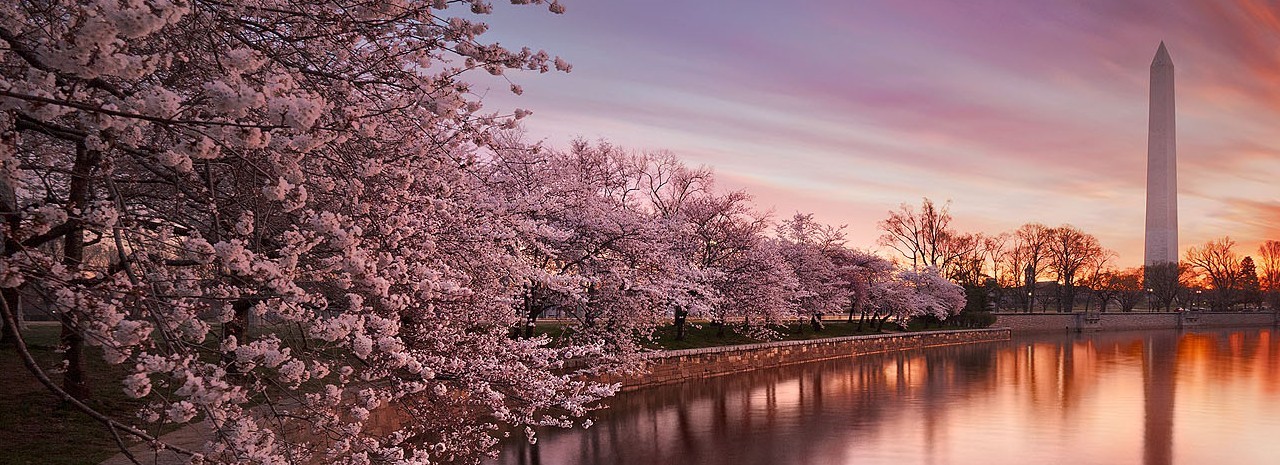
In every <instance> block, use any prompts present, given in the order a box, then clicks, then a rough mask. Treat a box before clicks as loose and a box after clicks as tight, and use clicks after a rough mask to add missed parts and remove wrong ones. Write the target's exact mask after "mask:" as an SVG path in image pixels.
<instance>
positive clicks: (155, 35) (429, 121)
mask: <svg viewBox="0 0 1280 465" xmlns="http://www.w3.org/2000/svg"><path fill="white" fill-rule="evenodd" d="M512 3H515V4H530V3H532V4H539V5H544V6H546V7H547V8H548V9H549V10H550V11H551V12H553V13H561V12H563V10H564V9H563V7H562V6H561V5H560V4H559V3H557V2H556V1H554V0H552V1H550V2H546V1H544V0H513V2H512ZM490 10H491V6H490V5H489V4H488V3H486V2H484V1H482V0H436V1H404V2H395V1H336V0H317V1H307V2H296V1H287V0H244V1H234V2H224V1H219V0H137V1H124V2H122V1H118V0H97V1H95V0H16V1H12V2H3V3H2V4H0V41H2V44H3V46H0V215H3V239H4V242H3V249H2V250H0V291H2V292H3V299H2V303H3V305H2V306H0V314H2V315H3V319H4V323H5V325H4V326H5V328H6V329H5V335H6V338H7V339H9V340H11V341H12V342H13V343H14V344H15V345H16V347H17V353H18V354H19V356H20V357H22V358H23V361H24V362H25V363H26V365H27V366H28V368H29V369H30V371H31V372H32V373H33V374H34V375H35V376H36V377H37V378H39V380H40V381H41V382H42V383H44V384H45V385H46V386H47V387H48V389H49V390H50V392H52V393H53V394H54V395H56V396H58V397H59V398H61V399H62V400H63V401H65V402H66V403H68V404H69V405H71V406H73V407H74V408H77V409H80V410H82V411H84V412H85V413H87V414H89V415H90V416H91V417H93V418H94V419H95V420H97V421H99V422H101V423H102V425H103V426H104V434H109V435H111V436H113V437H115V438H117V439H118V441H119V442H120V444H121V445H122V446H124V445H127V444H129V443H130V442H131V441H137V440H141V441H146V442H150V443H151V444H152V445H153V446H155V447H157V448H165V449H166V450H168V451H169V452H171V453H176V454H178V455H181V456H185V457H188V458H189V459H190V460H191V461H192V462H193V463H313V462H316V461H319V460H326V461H330V462H332V463H353V464H354V463H430V462H436V463H440V462H461V463H468V462H475V461H477V460H478V459H479V457H480V456H482V455H483V454H486V453H489V452H492V450H493V448H494V445H495V443H496V442H497V441H498V440H499V438H501V437H502V436H504V435H505V434H507V433H506V432H507V431H515V432H517V434H527V435H529V436H530V439H533V438H532V434H533V433H532V427H536V426H547V425H554V426H572V425H573V424H575V423H576V422H578V421H580V420H581V418H582V417H583V415H584V414H585V413H586V412H587V410H588V409H589V408H590V406H591V405H592V404H593V403H594V402H596V401H597V400H599V399H601V398H602V397H604V396H608V395H610V394H612V393H613V391H614V389H615V386H610V385H604V384H600V383H596V382H592V381H590V379H592V378H591V377H590V376H589V375H591V374H593V373H598V372H601V371H614V370H619V369H635V368H638V360H639V357H637V354H638V353H639V352H640V346H639V343H638V341H641V340H643V338H645V337H646V336H647V335H648V334H650V333H651V332H652V330H653V328H654V327H655V326H657V325H659V324H662V323H663V322H665V321H667V319H669V318H674V320H675V321H676V322H677V323H683V322H684V321H685V319H686V318H689V317H691V316H692V317H703V318H707V319H710V320H712V321H716V322H719V323H721V324H724V325H727V324H729V323H731V322H732V324H734V325H737V326H738V327H739V328H742V329H744V330H747V331H764V329H763V328H767V325H768V324H770V323H775V322H778V321H781V320H783V319H785V318H789V317H793V316H799V317H810V318H813V320H814V321H815V322H817V321H819V320H818V319H817V318H816V317H815V316H816V315H818V314H820V313H824V312H835V311H840V310H843V309H846V308H847V309H850V311H851V312H853V311H855V310H856V311H866V312H869V314H871V315H874V316H876V317H878V318H880V319H882V320H883V319H888V318H894V317H896V318H905V317H909V316H911V315H915V314H920V313H926V312H931V313H934V314H936V315H938V316H945V315H947V314H949V313H951V312H954V311H956V310H957V309H958V308H959V305H960V302H962V300H963V295H962V294H960V293H959V291H958V289H957V288H956V287H955V286H954V285H951V284H950V283H948V282H947V281H945V280H942V279H941V278H939V277H938V275H937V274H936V273H934V272H932V271H930V270H929V269H928V268H921V269H920V270H916V269H912V270H905V271H904V270H899V269H897V268H896V267H895V266H894V265H893V264H891V263H889V262H887V261H885V260H883V259H880V258H878V257H875V256H873V255H870V254H867V253H863V252H858V251H855V250H851V249H848V248H846V247H844V246H843V239H842V238H841V235H840V232H839V229H838V228H831V227H828V226H824V225H820V224H818V223H816V222H814V221H813V220H812V218H811V217H809V216H805V215H797V216H795V217H794V218H790V219H787V220H786V221H782V222H781V223H779V224H778V225H776V226H775V225H774V224H773V223H772V222H771V221H769V219H768V217H767V216H766V215H764V214H762V213H761V212H759V211H757V210H755V209H754V208H753V207H752V206H751V205H750V203H749V201H750V198H749V197H748V196H747V195H746V194H744V193H741V192H727V193H726V192H719V191H716V190H715V189H714V188H713V183H712V178H711V175H710V173H709V172H707V171H705V170H701V169H694V168H689V167H686V166H683V165H682V164H680V163H679V162H678V161H676V160H675V159H673V158H671V157H664V156H645V155H635V154H628V153H627V152H625V151H622V150H618V149H616V148H614V147H611V146H608V145H605V144H596V145H592V144H586V143H579V144H575V145H573V146H572V147H570V148H568V149H566V150H563V151H555V150H549V149H544V148H540V147H538V146H537V145H536V144H533V145H531V144H526V143H524V142H523V141H521V139H520V138H519V137H518V136H517V135H515V133H514V132H512V131H510V129H511V128H512V127H514V126H515V125H516V120H517V119H518V118H521V117H523V116H525V115H527V114H528V112H527V111H524V110H515V111H514V112H513V113H511V114H499V113H493V112H485V111H484V110H482V108H481V106H480V104H479V102H478V101H477V100H476V97H475V94H474V93H473V92H472V86H471V85H470V84H469V83H468V81H467V80H466V76H468V75H469V73H471V72H473V71H479V72H482V73H487V74H490V75H494V76H499V77H501V76H504V73H506V72H508V71H513V70H526V71H537V72H547V71H551V70H553V69H555V70H560V71H566V72H567V71H569V69H570V66H569V64H567V63H565V62H564V61H563V60H560V59H559V58H554V57H551V56H549V55H548V54H546V53H545V52H541V51H533V50H530V49H527V48H522V49H513V48H507V47H503V46H500V45H498V44H496V43H485V42H482V41H481V36H482V34H483V33H484V32H485V31H486V29H487V26H486V25H485V24H483V23H481V22H478V21H476V17H477V15H482V14H486V13H489V12H490ZM512 90H513V91H514V92H517V93H518V92H519V87H518V86H516V85H514V84H513V85H512ZM33 308H34V309H36V310H38V311H43V312H46V313H48V314H50V315H52V316H54V317H56V318H57V319H58V320H59V321H60V322H61V327H62V344H63V347H64V348H65V351H66V352H65V361H64V366H63V367H62V368H63V370H65V374H64V376H63V379H62V381H61V382H58V381H57V380H55V379H53V378H52V377H51V376H50V374H49V370H48V368H49V367H43V366H40V364H39V363H37V362H36V360H35V358H33V357H32V356H31V354H30V351H29V350H28V347H27V346H26V345H25V344H24V342H23V340H22V333H21V332H20V331H19V329H18V327H19V324H18V320H19V315H20V314H21V313H22V312H23V311H24V309H33ZM550 309H558V310H559V312H558V313H560V314H564V315H570V316H572V318H574V319H576V320H577V324H576V326H575V327H576V328H577V329H578V330H577V331H575V332H574V333H573V336H572V337H571V338H570V340H566V341H557V344H549V343H548V340H547V339H546V338H544V337H534V335H533V334H532V333H531V332H530V333H525V331H528V328H530V326H529V325H531V324H532V323H533V322H535V321H536V319H537V318H538V317H539V315H542V314H544V312H547V311H549V310H550ZM522 333H523V334H522ZM513 336H514V337H513ZM86 346H93V347H98V348H100V351H101V353H102V355H103V356H104V357H105V358H106V359H107V361H108V362H110V363H112V364H117V365H120V366H123V367H125V368H126V369H127V374H126V375H125V376H124V377H123V378H122V379H100V380H89V379H86V376H85V373H84V372H83V369H82V367H81V365H82V363H83V361H82V358H83V357H84V356H85V355H84V354H85V353H86V351H85V347H86ZM89 382H102V383H119V385H120V387H121V388H123V389H125V390H126V392H127V393H128V394H129V395H130V396H131V397H134V398H137V399H139V402H140V405H141V408H140V411H138V412H137V415H136V416H130V417H127V418H116V417H112V416H110V415H107V414H104V413H103V412H100V411H98V410H95V409H94V407H93V405H92V403H89V402H85V401H84V399H85V397H86V396H87V395H88V393H89V390H88V389H87V384H88V383H89ZM196 421H207V422H208V424H209V425H210V426H211V428H210V433H209V434H208V437H207V438H206V439H207V441H206V442H205V443H204V444H203V445H202V446H199V447H195V448H192V447H184V446H180V445H176V444H164V443H163V441H160V440H159V439H158V438H157V435H158V433H157V432H158V431H160V430H161V429H163V428H165V427H171V426H174V425H182V424H186V423H191V422H196Z"/></svg>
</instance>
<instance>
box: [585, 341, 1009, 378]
mask: <svg viewBox="0 0 1280 465" xmlns="http://www.w3.org/2000/svg"><path fill="white" fill-rule="evenodd" d="M1009 337H1010V331H1009V329H1007V328H999V329H974V330H960V331H929V332H919V333H902V334H884V335H870V336H845V337H833V338H825V339H812V340H807V341H778V342H765V343H760V344H746V345H737V346H724V347H707V348H703V349H686V350H672V351H666V352H658V353H655V354H654V355H652V356H650V358H651V361H650V366H649V368H650V371H649V373H648V374H646V375H643V376H640V377H628V378H613V379H605V380H604V381H610V382H620V383H622V390H624V391H631V390H636V389H640V388H643V387H648V386H657V385H662V384H673V383H679V382H682V381H687V380H692V379H701V378H708V377H712V376H720V375H727V374H730V373H739V372H744V371H750V370H755V369H759V368H765V367H775V366H782V365H791V364H796V363H805V362H813V361H818V360H828V359H833V358H840V357H850V356H855V355H866V354H874V353H879V352H890V351H896V350H908V349H920V348H924V347H939V346H949V345H956V344H970V343H977V342H994V341H1007V340H1009Z"/></svg>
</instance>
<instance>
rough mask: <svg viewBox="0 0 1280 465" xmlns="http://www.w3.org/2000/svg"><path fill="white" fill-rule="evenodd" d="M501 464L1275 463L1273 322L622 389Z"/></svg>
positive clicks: (1278, 428) (1038, 340)
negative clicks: (586, 424)
mask: <svg viewBox="0 0 1280 465" xmlns="http://www.w3.org/2000/svg"><path fill="white" fill-rule="evenodd" d="M595 421H596V424H595V426H592V427H591V428H590V429H587V430H582V429H577V430H569V431H559V430H555V431H543V432H542V433H541V436H540V439H539V441H538V443H537V444H536V445H533V446H530V445H528V444H527V443H524V442H521V441H513V442H511V443H509V444H507V445H506V447H505V448H504V450H503V452H502V455H501V457H500V460H499V463H504V464H530V465H532V464H545V465H567V464H637V465H640V464H644V465H649V464H657V465H680V464H704V465H720V464H722V465H755V464H760V465H766V464H769V465H786V464H797V465H799V464H915V463H919V464H983V465H996V464H1058V463H1061V464H1067V463H1070V464H1138V463H1145V464H1173V463H1177V464H1206V465H1208V464H1268V465H1273V464H1278V463H1280V336H1278V335H1277V334H1276V332H1275V331H1274V330H1270V329H1262V330H1258V329H1251V330H1236V331H1197V332H1178V331H1159V332H1134V333H1096V334H1092V335H1070V336H1068V335H1057V336H1037V337H1032V338H1018V339H1015V340H1014V341H1011V342H1006V343H991V344H983V345H977V346H963V347H946V348H938V349H927V350H922V351H913V352H902V353H894V354H884V355H877V356H867V357H861V358H852V359H844V360H836V361H829V362H821V363H812V364H806V365H798V366H790V367H782V368H776V369H769V370H761V371H757V372H753V373H746V374H742V375H734V376H727V377H721V378H714V379H710V380H703V381H697V382H691V383H687V384H683V385H679V386H669V387H663V388H656V389H650V390H645V391H640V392H633V393H627V394H623V395H622V396H621V397H619V398H617V399H615V400H614V401H613V402H612V403H611V406H610V408H609V409H606V410H603V411H599V412H596V414H595Z"/></svg>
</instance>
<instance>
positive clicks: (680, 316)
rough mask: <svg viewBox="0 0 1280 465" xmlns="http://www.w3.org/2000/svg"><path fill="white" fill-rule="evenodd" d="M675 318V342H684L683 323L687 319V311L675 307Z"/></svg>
mask: <svg viewBox="0 0 1280 465" xmlns="http://www.w3.org/2000/svg"><path fill="white" fill-rule="evenodd" d="M675 317H676V319H675V325H676V340H677V341H683V340H684V322H685V319H687V318H688V317H689V311H688V310H685V308H684V307H683V306H681V307H676V312H675Z"/></svg>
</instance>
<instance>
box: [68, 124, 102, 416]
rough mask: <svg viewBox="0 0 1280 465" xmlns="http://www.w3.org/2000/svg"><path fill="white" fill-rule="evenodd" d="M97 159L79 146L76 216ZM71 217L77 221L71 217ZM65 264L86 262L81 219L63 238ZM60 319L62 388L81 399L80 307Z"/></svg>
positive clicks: (84, 390) (85, 386) (84, 382)
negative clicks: (62, 351) (63, 368)
mask: <svg viewBox="0 0 1280 465" xmlns="http://www.w3.org/2000/svg"><path fill="white" fill-rule="evenodd" d="M97 163H98V153H97V152H94V151H91V150H89V149H87V148H86V147H85V146H84V144H77V146H76V160H75V165H73V166H72V168H71V179H70V186H69V189H68V194H67V213H68V216H70V217H72V218H74V216H75V215H76V213H73V211H79V210H81V209H83V208H85V207H86V206H87V205H88V204H89V200H90V196H91V195H92V193H93V192H92V190H91V186H90V181H91V177H92V176H93V169H94V166H95V165H97ZM68 221H75V220H74V219H69V220H68ZM62 244H63V246H62V264H63V265H66V266H67V268H68V269H70V270H80V269H81V268H82V266H83V265H84V249H85V244H84V228H83V227H82V226H80V225H79V224H78V223H77V224H76V225H75V226H74V227H72V228H71V230H70V231H68V232H67V235H66V236H64V237H63V242H62ZM60 310H61V312H60V317H59V319H60V320H61V322H62V334H61V335H60V336H61V337H60V339H61V343H62V347H63V349H64V350H66V352H65V353H63V362H65V367H66V372H65V373H63V376H62V385H63V389H65V390H66V391H67V393H68V394H71V396H72V397H75V398H76V399H79V400H85V399H88V398H89V381H88V377H87V376H86V374H85V371H84V335H83V334H81V333H80V328H79V327H78V322H77V321H76V320H77V318H76V313H77V312H78V311H79V309H76V308H67V309H60Z"/></svg>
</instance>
